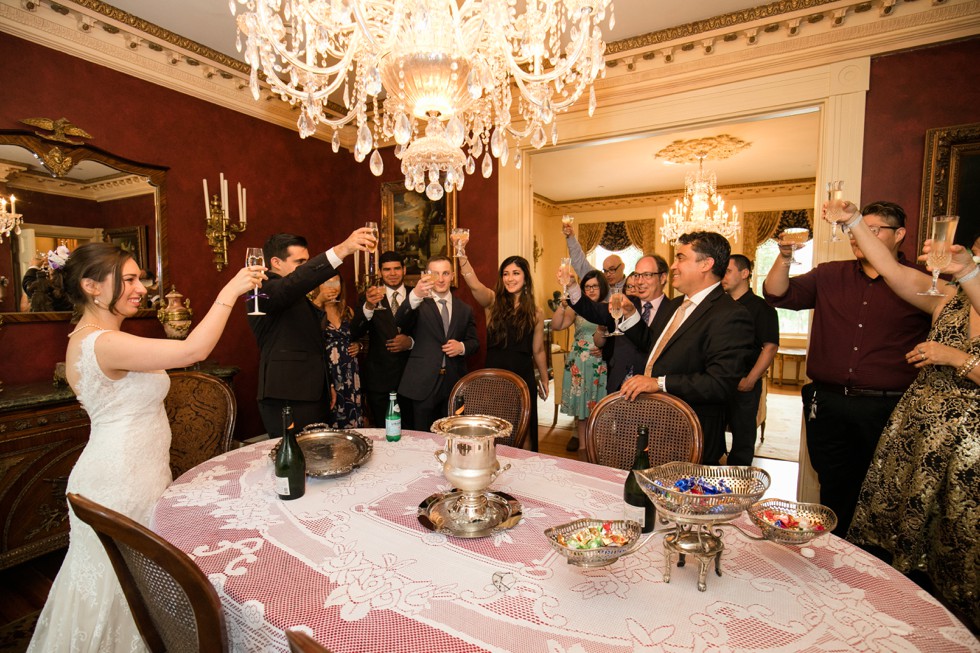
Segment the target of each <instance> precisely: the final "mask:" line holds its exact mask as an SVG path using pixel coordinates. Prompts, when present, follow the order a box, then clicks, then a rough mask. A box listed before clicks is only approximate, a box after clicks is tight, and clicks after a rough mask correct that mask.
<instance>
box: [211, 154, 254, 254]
mask: <svg viewBox="0 0 980 653" xmlns="http://www.w3.org/2000/svg"><path fill="white" fill-rule="evenodd" d="M219 190H220V191H221V194H220V196H219V195H217V194H215V195H213V196H209V195H208V180H207V179H205V180H204V212H205V213H204V215H205V219H206V220H207V229H206V230H205V232H204V235H205V236H206V237H207V239H208V245H210V246H211V249H212V250H213V251H214V266H215V267H216V268H218V271H219V272H220V271H221V270H223V269H224V267H225V266H226V265H228V243H229V242H230V241H233V240H235V234H240V233H242V232H243V231H245V229H246V224H245V221H246V207H247V197H246V191H245V189H244V188H242V185H241V184H240V183H239V184H238V224H229V223H228V211H229V209H230V208H231V207H230V205H229V203H228V180H227V179H225V173H223V172H222V173H221V177H220V188H219Z"/></svg>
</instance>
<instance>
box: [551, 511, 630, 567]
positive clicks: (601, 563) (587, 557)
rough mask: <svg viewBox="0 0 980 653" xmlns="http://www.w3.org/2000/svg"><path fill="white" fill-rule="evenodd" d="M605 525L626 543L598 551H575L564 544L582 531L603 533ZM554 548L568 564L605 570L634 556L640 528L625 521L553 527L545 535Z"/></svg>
mask: <svg viewBox="0 0 980 653" xmlns="http://www.w3.org/2000/svg"><path fill="white" fill-rule="evenodd" d="M603 524H609V525H610V527H611V532H612V533H615V534H617V535H621V536H623V537H624V538H625V541H624V542H623V544H622V545H621V546H601V547H597V548H595V549H573V548H571V547H569V546H568V545H567V544H564V543H563V542H566V541H567V538H571V537H572V536H574V535H575V534H576V533H578V532H579V531H582V530H584V529H587V528H597V529H601V528H602V525H603ZM544 535H545V537H547V538H548V542H549V543H550V544H551V548H553V549H554V550H555V551H557V552H558V553H560V554H561V555H563V556H564V557H565V559H566V560H567V561H568V564H570V565H575V566H576V567H605V566H606V565H611V564H612V563H614V562H616V561H617V560H619V559H620V558H621V557H623V556H624V555H627V554H629V553H633V552H634V551H635V550H636V549H637V548H638V546H637V543H638V541H639V539H640V524H639V523H637V522H635V521H631V520H623V519H576V520H575V521H573V522H568V523H567V524H561V525H560V526H553V527H551V528H549V529H547V530H545V532H544Z"/></svg>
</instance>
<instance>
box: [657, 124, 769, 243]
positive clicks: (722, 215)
mask: <svg viewBox="0 0 980 653" xmlns="http://www.w3.org/2000/svg"><path fill="white" fill-rule="evenodd" d="M749 145H750V143H746V142H745V141H743V140H740V139H738V138H735V137H733V136H729V135H727V134H722V135H720V136H715V137H711V138H699V139H695V140H690V141H675V142H674V143H671V144H670V145H669V146H667V147H665V148H664V149H662V150H660V151H659V152H657V154H656V155H655V156H656V157H657V158H660V159H664V160H666V161H670V162H671V163H693V162H694V161H697V163H698V169H697V172H689V173H688V174H687V177H686V179H685V183H684V186H685V192H684V199H683V200H680V199H678V200H675V202H674V207H673V208H671V209H670V210H669V211H667V212H665V213H664V216H663V220H664V223H663V225H662V226H661V227H660V235H661V241H662V242H665V243H666V242H670V243H675V242H677V239H678V238H680V237H681V236H683V235H684V234H688V233H692V232H695V231H714V232H716V233H719V234H721V235H722V236H724V237H725V238H730V239H732V240H735V241H738V232H739V229H740V226H741V225H740V224H739V221H738V209H737V208H736V207H735V206H734V205H733V206H732V208H731V211H729V210H728V209H727V208H726V207H725V199H724V198H723V197H722V196H721V195H719V194H718V191H717V179H716V177H715V173H714V172H712V171H710V170H708V171H705V169H704V160H705V159H707V158H712V159H727V158H728V157H730V156H732V155H734V154H736V153H738V152H740V151H741V150H743V149H745V148H746V147H748V146H749Z"/></svg>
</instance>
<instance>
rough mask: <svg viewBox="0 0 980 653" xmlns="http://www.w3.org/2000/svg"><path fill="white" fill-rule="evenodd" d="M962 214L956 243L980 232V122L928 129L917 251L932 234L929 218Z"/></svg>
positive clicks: (967, 243) (970, 241)
mask: <svg viewBox="0 0 980 653" xmlns="http://www.w3.org/2000/svg"><path fill="white" fill-rule="evenodd" d="M935 215H958V216H960V222H959V226H958V227H957V229H956V243H957V244H959V245H963V246H965V247H967V248H969V247H970V245H971V244H973V239H975V238H976V237H977V236H978V235H980V123H972V124H969V125H956V126H954V127H937V128H934V129H930V130H928V131H926V149H925V157H924V162H923V167H922V205H921V208H920V210H919V240H918V242H917V243H916V245H917V248H916V251H917V252H921V251H922V244H923V243H924V242H925V240H926V239H927V238H929V236H930V234H929V218H931V217H932V216H935Z"/></svg>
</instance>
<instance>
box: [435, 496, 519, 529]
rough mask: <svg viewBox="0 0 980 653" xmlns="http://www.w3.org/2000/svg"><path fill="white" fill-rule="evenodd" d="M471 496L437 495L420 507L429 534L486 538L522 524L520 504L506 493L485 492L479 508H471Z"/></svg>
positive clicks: (481, 497)
mask: <svg viewBox="0 0 980 653" xmlns="http://www.w3.org/2000/svg"><path fill="white" fill-rule="evenodd" d="M472 499H473V497H472V493H465V492H463V491H461V490H452V491H451V492H437V493H436V494H433V495H432V496H430V497H427V498H426V499H425V501H423V502H422V503H420V504H419V511H418V520H419V523H420V524H422V526H424V527H425V528H427V529H429V530H430V531H435V532H437V533H442V534H443V535H451V536H453V537H461V538H474V537H487V536H488V535H493V534H494V533H497V532H499V531H504V530H507V529H509V528H513V527H514V526H517V524H519V523H520V521H521V518H522V517H523V509H522V507H521V503H520V501H518V500H517V499H515V498H514V497H512V496H510V495H509V494H506V493H505V492H490V491H487V492H483V493H481V496H480V499H482V501H481V502H480V504H479V507H478V509H474V508H473V506H471V505H470V502H471V501H472Z"/></svg>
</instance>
